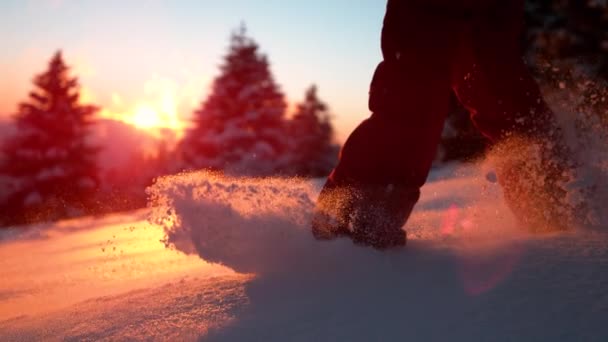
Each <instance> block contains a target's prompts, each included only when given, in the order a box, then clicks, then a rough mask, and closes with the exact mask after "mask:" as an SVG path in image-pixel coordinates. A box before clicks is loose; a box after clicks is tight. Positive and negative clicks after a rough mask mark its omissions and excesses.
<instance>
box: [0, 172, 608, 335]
mask: <svg viewBox="0 0 608 342" xmlns="http://www.w3.org/2000/svg"><path fill="white" fill-rule="evenodd" d="M486 172H487V170H486V169H485V168H484V167H481V166H468V167H450V168H446V169H442V170H437V171H435V172H434V173H433V175H432V176H431V179H430V182H429V183H428V184H427V185H426V186H425V187H424V188H423V194H422V198H421V201H420V203H419V205H418V206H417V207H416V210H415V212H414V214H413V216H412V218H411V219H410V221H409V222H408V223H407V225H406V227H405V228H406V230H407V231H408V236H409V242H408V246H407V247H406V248H404V249H397V250H390V251H385V252H379V251H375V250H373V249H370V248H364V247H359V246H355V245H353V244H352V243H350V241H349V240H346V239H341V240H336V241H330V242H317V241H315V240H314V239H313V238H312V236H311V234H310V232H309V227H308V222H309V220H310V214H311V209H312V206H313V203H314V200H315V198H316V195H317V192H318V189H319V183H318V182H311V181H304V180H284V179H265V180H252V179H249V180H243V179H241V180H236V179H230V178H222V177H216V176H212V175H209V174H205V173H191V174H182V175H176V176H171V177H166V178H164V179H162V180H160V181H159V182H158V183H157V184H156V185H155V186H154V187H153V188H151V189H150V195H151V197H152V198H153V203H154V207H153V208H152V209H149V210H145V211H140V212H135V213H129V214H124V215H113V216H108V217H102V218H97V219H95V218H88V219H80V220H73V221H66V222H62V223H59V224H55V225H51V226H48V227H32V228H31V229H30V230H28V231H27V232H25V233H19V234H16V233H14V232H4V233H2V234H3V235H2V239H1V241H0V268H1V269H2V275H1V279H2V281H1V282H0V340H3V341H4V340H9V341H10V340H65V339H67V340H103V339H106V340H131V339H153V340H196V339H198V338H201V339H202V340H205V341H207V340H208V341H269V340H270V341H391V340H411V341H445V340H449V341H471V340H473V341H476V340H482V341H489V340H491V341H496V340H498V341H501V340H509V341H511V340H512V341H539V340H546V341H551V340H560V341H606V340H608V272H606V270H608V227H606V226H601V227H596V229H593V230H592V229H573V230H572V231H569V232H563V233H553V234H543V235H538V234H537V235H533V234H530V233H527V232H526V231H524V230H523V229H521V228H519V227H518V226H517V224H516V223H515V221H514V219H513V217H512V216H511V214H510V213H509V211H508V210H507V208H506V207H505V205H504V204H503V201H502V195H501V191H500V188H499V187H498V185H497V184H496V183H492V182H490V181H488V180H487V179H486V178H487V177H486ZM490 178H491V177H490ZM602 207H603V205H602ZM148 219H149V221H148ZM597 228H599V229H597ZM604 228H606V229H604ZM161 240H162V241H161ZM165 244H168V245H169V247H166V246H165ZM213 263H219V264H222V265H224V266H220V265H217V264H213Z"/></svg>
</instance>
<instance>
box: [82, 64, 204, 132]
mask: <svg viewBox="0 0 608 342" xmlns="http://www.w3.org/2000/svg"><path fill="white" fill-rule="evenodd" d="M206 82H207V80H206V79H203V78H201V79H192V80H186V82H184V83H181V82H180V83H178V82H176V81H174V80H171V79H167V78H162V77H159V76H154V77H153V78H152V79H151V80H149V81H147V82H145V84H144V89H143V90H144V91H143V93H141V94H140V95H139V96H138V97H139V100H137V101H128V100H126V99H125V98H124V97H123V96H121V94H119V93H118V92H112V94H111V97H110V99H109V101H107V103H106V104H105V105H103V106H102V110H101V111H100V113H99V115H100V117H103V118H107V119H111V120H117V121H121V122H124V123H126V124H129V125H132V126H134V127H135V128H137V129H140V130H143V131H146V132H147V133H149V134H151V135H155V136H158V137H160V136H161V135H163V133H162V132H163V131H164V130H171V131H173V132H174V133H175V135H176V136H177V137H179V136H181V135H182V134H183V133H184V130H185V129H186V126H187V124H188V121H187V120H186V119H184V118H182V117H181V116H180V113H191V112H192V110H193V107H194V106H196V104H197V103H198V99H199V96H200V91H201V89H204V88H205V83H206ZM131 96H132V95H131ZM94 98H95V97H94V96H92V93H91V92H90V91H89V92H87V99H94Z"/></svg>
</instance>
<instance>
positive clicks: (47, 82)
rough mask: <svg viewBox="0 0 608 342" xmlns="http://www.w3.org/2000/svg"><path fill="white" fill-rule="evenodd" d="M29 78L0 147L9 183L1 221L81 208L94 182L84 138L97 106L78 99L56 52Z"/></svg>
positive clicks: (92, 155) (0, 203)
mask: <svg viewBox="0 0 608 342" xmlns="http://www.w3.org/2000/svg"><path fill="white" fill-rule="evenodd" d="M33 83H34V85H35V89H34V91H32V92H31V93H30V94H29V99H28V100H27V101H26V102H23V103H21V104H20V105H19V109H18V112H17V114H16V115H15V120H16V127H17V131H16V132H15V133H14V134H13V135H12V137H10V138H9V139H7V140H6V141H5V142H4V144H3V146H2V151H3V153H4V158H3V159H4V161H3V163H2V165H0V174H1V175H2V177H3V178H4V179H5V180H6V179H9V180H10V181H9V183H10V186H11V188H10V190H9V193H7V194H5V196H3V198H0V211H1V212H2V217H1V218H0V221H4V223H5V224H6V223H9V224H20V223H27V222H31V221H37V220H48V219H58V218H61V217H66V216H74V215H77V214H79V213H82V212H83V210H85V209H86V208H87V202H89V200H90V196H91V195H92V193H93V192H94V190H95V189H96V188H97V186H98V176H97V168H96V157H97V152H98V149H97V148H96V147H93V146H91V145H90V144H89V142H88V141H87V138H88V135H89V128H90V126H91V124H92V123H93V121H92V117H93V115H94V114H95V112H96V111H97V108H96V107H94V106H90V105H82V104H80V103H79V85H78V80H77V78H74V77H71V76H70V75H69V68H68V67H67V66H66V64H65V63H64V61H63V57H62V55H61V52H57V53H56V54H55V55H54V56H53V58H52V59H51V61H50V63H49V66H48V70H47V71H46V72H44V73H42V74H40V75H38V76H36V77H35V78H34V80H33Z"/></svg>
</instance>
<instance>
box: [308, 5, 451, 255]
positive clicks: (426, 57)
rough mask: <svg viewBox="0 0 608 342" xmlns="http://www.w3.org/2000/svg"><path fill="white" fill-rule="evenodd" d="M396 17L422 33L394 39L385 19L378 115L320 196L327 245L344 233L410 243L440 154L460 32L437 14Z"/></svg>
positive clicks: (376, 241)
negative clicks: (408, 233)
mask: <svg viewBox="0 0 608 342" xmlns="http://www.w3.org/2000/svg"><path fill="white" fill-rule="evenodd" d="M391 15H397V17H396V18H400V20H401V21H399V23H401V24H399V25H406V24H407V25H414V24H415V23H417V24H416V25H418V26H416V27H415V28H414V27H402V26H399V27H398V28H395V29H394V30H395V32H397V33H398V34H397V33H395V32H387V28H388V27H391V26H392V25H393V24H395V23H394V22H392V21H391V22H390V25H387V20H385V29H384V31H383V43H384V44H383V47H384V51H383V52H384V56H385V61H384V62H382V63H380V65H379V66H378V68H377V69H376V73H375V74H374V78H373V80H372V85H371V89H370V101H369V102H370V103H369V105H370V110H371V111H372V112H373V114H372V115H371V117H370V118H368V119H366V120H365V121H363V122H362V123H361V124H360V125H359V126H358V127H357V128H356V129H355V130H354V131H353V133H352V134H351V135H350V136H349V138H348V139H347V141H346V143H345V144H344V146H343V148H342V151H341V155H340V160H339V163H338V165H337V166H336V168H335V169H334V170H333V172H332V173H331V175H330V177H329V178H328V180H327V183H326V185H325V187H324V189H323V190H322V192H321V194H320V196H319V199H318V202H317V212H316V214H315V217H314V219H313V220H314V222H313V233H314V235H315V236H316V237H317V238H320V239H324V238H325V239H328V238H333V237H335V236H336V235H339V234H341V233H344V234H349V235H351V236H352V237H353V239H354V240H355V242H360V243H363V244H368V245H372V246H374V247H378V248H383V247H389V246H392V245H399V244H403V243H405V234H404V232H403V231H402V229H401V228H402V226H403V224H404V223H405V221H406V220H407V218H408V216H409V214H410V212H411V210H412V208H413V207H414V204H415V203H416V202H417V200H418V197H419V194H420V187H421V186H422V185H423V184H424V182H425V181H426V177H427V175H428V172H429V170H430V167H431V163H432V161H433V159H434V156H435V153H436V150H437V145H438V142H439V138H440V135H441V131H442V129H443V123H444V120H445V115H446V114H447V112H448V106H449V96H450V63H451V61H450V60H451V55H452V53H453V44H454V37H453V35H452V32H453V30H451V29H448V28H446V25H444V23H443V22H442V21H440V22H435V21H436V20H435V21H434V20H433V16H432V15H430V16H429V17H428V18H426V19H425V18H421V15H419V14H417V13H407V14H404V13H392V12H391ZM388 17H389V13H387V18H388ZM395 20H396V19H395ZM404 33H407V36H403V34H404ZM387 41H393V43H391V44H386V42H387ZM387 46H390V47H391V51H387V50H388V49H387V48H386V47H387Z"/></svg>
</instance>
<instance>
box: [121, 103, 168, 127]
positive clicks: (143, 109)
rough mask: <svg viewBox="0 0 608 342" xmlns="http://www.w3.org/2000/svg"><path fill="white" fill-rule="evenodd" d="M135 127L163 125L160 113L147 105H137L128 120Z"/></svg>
mask: <svg viewBox="0 0 608 342" xmlns="http://www.w3.org/2000/svg"><path fill="white" fill-rule="evenodd" d="M129 121H131V123H132V124H133V125H134V126H136V127H137V128H142V129H150V128H155V127H163V126H164V125H163V118H162V115H161V114H160V113H159V112H158V111H157V110H156V109H154V108H152V107H151V106H149V105H145V104H144V105H139V106H138V107H137V108H136V109H135V111H134V112H133V114H132V116H131V118H130V120H129Z"/></svg>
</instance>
